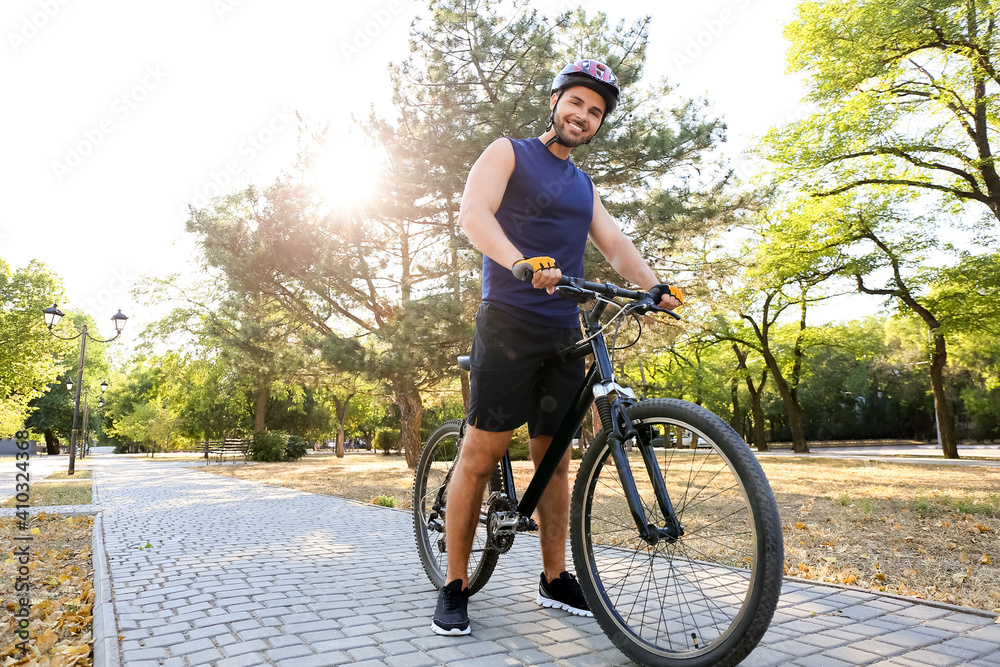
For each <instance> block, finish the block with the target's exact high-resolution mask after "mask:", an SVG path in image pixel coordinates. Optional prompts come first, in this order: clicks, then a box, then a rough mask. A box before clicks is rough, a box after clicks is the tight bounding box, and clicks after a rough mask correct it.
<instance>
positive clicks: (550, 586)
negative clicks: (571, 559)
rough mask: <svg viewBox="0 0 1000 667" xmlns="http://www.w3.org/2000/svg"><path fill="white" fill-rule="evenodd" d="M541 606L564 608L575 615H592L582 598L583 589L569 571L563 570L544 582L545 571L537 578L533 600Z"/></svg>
mask: <svg viewBox="0 0 1000 667" xmlns="http://www.w3.org/2000/svg"><path fill="white" fill-rule="evenodd" d="M535 602H537V603H538V604H540V605H542V606H543V607H549V608H551V609H565V610H566V611H568V612H569V613H571V614H576V615H577V616H593V615H594V614H593V613H592V612H591V611H590V606H588V605H587V601H586V600H584V599H583V589H581V588H580V584H579V583H578V582H577V580H576V577H574V576H573V575H572V574H570V573H569V572H563V573H561V574H560V575H559V578H558V579H555V580H553V581H550V582H548V583H546V581H545V573H544V572H543V573H542V575H541V576H540V577H539V578H538V598H537V599H536V600H535Z"/></svg>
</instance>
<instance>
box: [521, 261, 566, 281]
mask: <svg viewBox="0 0 1000 667" xmlns="http://www.w3.org/2000/svg"><path fill="white" fill-rule="evenodd" d="M558 268H559V262H557V261H556V260H554V259H552V258H551V257H547V256H544V255H542V256H540V257H525V258H524V259H519V260H518V261H516V262H514V266H512V267H510V270H511V273H513V274H514V277H515V278H517V279H518V280H521V281H523V282H526V283H530V282H531V278H532V276H534V275H535V271H541V270H543V269H558Z"/></svg>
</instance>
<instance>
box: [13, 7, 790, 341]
mask: <svg viewBox="0 0 1000 667" xmlns="http://www.w3.org/2000/svg"><path fill="white" fill-rule="evenodd" d="M796 4H797V2H796V1H795V0H702V1H701V2H699V3H690V2H679V1H676V0H665V1H663V2H657V3H652V2H648V0H647V1H646V2H639V1H637V0H615V1H614V2H609V1H608V0H593V1H592V0H584V1H583V2H581V3H575V2H572V3H571V2H569V0H536V1H535V2H532V3H531V5H532V6H533V7H536V8H537V9H539V10H540V11H542V12H543V13H549V14H554V13H555V12H557V11H559V10H564V9H570V8H573V7H574V6H577V5H582V6H583V7H584V8H585V9H586V10H587V11H588V12H595V11H603V12H605V13H607V14H608V15H609V18H611V19H612V20H617V19H619V18H626V19H628V20H632V19H635V18H638V17H641V16H643V15H645V14H651V15H652V17H653V20H652V23H651V25H650V29H649V32H650V45H649V51H648V65H647V74H648V75H651V76H660V75H664V76H666V77H667V78H668V80H669V81H670V82H671V83H673V84H674V85H675V86H676V90H677V93H678V94H680V95H684V96H689V97H705V98H707V99H708V100H710V101H711V102H712V104H713V105H714V108H715V111H716V113H717V114H719V115H721V116H722V117H723V118H724V119H725V120H726V122H727V123H728V125H729V141H728V143H727V146H726V149H725V150H726V154H727V155H728V157H729V158H730V159H733V160H736V161H738V160H739V159H740V158H739V156H740V154H741V151H743V150H744V149H746V148H747V147H748V146H752V145H753V142H754V141H755V138H756V137H759V136H760V135H761V134H763V133H764V132H765V131H766V130H767V129H768V128H769V127H771V126H773V125H775V124H783V123H786V122H788V121H790V120H793V119H795V118H798V117H801V116H802V114H803V112H804V109H805V107H803V106H802V104H801V103H800V99H801V97H802V95H803V90H802V86H801V85H800V82H799V81H798V80H797V79H796V78H795V77H792V76H789V75H787V74H786V73H785V61H784V56H785V53H784V52H785V42H784V39H783V37H782V32H781V31H782V26H783V25H784V24H785V23H786V22H787V21H788V20H790V19H791V17H792V15H793V12H794V8H795V5H796ZM426 11H427V10H426V3H425V2H424V1H423V0H421V1H419V2H416V1H413V0H356V1H355V2H350V3H345V2H339V1H333V0H326V1H323V0H282V1H280V2H279V1H278V0H175V1H174V2H170V3H153V2H139V1H136V0H131V1H125V0H92V1H90V2H86V3H85V2H79V1H77V0H5V2H4V3H3V7H2V9H0V31H2V34H3V40H2V43H0V85H2V90H3V91H4V92H5V100H4V102H3V104H2V105H0V119H2V121H3V124H2V126H3V128H4V131H3V133H2V136H0V155H2V158H0V184H2V188H3V197H2V199H0V258H2V259H3V260H5V261H6V262H7V263H8V264H10V265H12V266H13V267H14V268H15V269H16V268H20V267H23V266H25V265H27V263H28V262H29V261H30V260H32V259H37V260H41V261H43V262H45V263H46V264H48V265H49V267H50V268H51V269H52V270H53V271H54V272H56V273H57V274H59V275H60V276H61V277H62V279H63V281H64V284H65V289H66V302H65V303H60V304H59V305H60V307H61V308H63V309H66V308H73V309H80V310H83V311H85V312H87V313H88V314H90V315H91V316H93V317H94V319H95V320H96V321H97V323H98V326H99V327H101V331H102V333H104V334H105V335H110V332H112V331H113V329H112V326H111V323H110V322H109V321H108V320H109V319H110V317H111V316H112V315H113V314H115V313H116V312H117V310H118V309H122V311H123V312H124V313H125V314H126V315H128V316H129V317H130V322H129V328H128V329H127V332H126V337H131V336H135V335H136V334H137V332H138V330H139V329H141V327H142V324H143V323H144V322H149V321H150V320H151V319H153V316H154V314H153V313H149V312H146V313H143V312H142V307H141V306H140V305H138V304H137V303H136V301H135V300H134V299H133V297H132V296H131V295H130V290H131V289H132V287H133V285H134V284H135V283H136V281H137V280H138V279H139V278H140V277H141V276H142V275H144V274H151V275H161V276H162V275H166V274H170V273H175V272H184V271H190V270H191V266H192V265H191V263H190V261H191V258H192V256H193V255H194V253H195V248H194V246H193V243H192V240H191V238H189V237H188V235H186V234H185V232H184V221H185V220H186V219H187V208H188V205H190V204H194V205H195V206H201V205H204V203H205V202H206V201H207V200H208V198H209V197H211V196H213V195H215V194H218V193H219V192H225V191H226V190H228V189H231V188H233V187H236V186H239V185H242V184H245V183H247V182H250V181H255V182H258V183H263V182H268V181H270V180H271V179H272V178H273V177H274V176H275V175H277V174H278V173H280V172H281V171H282V170H285V169H287V168H289V167H290V166H291V164H292V162H293V160H294V157H295V153H296V126H297V122H296V120H295V114H296V112H298V113H301V114H302V115H304V116H305V117H306V118H308V119H310V120H311V121H314V122H325V121H329V122H330V124H331V126H332V127H347V126H349V124H350V116H351V114H352V113H354V114H360V115H364V114H366V113H367V111H368V109H369V108H370V107H371V106H372V105H374V106H375V108H376V109H378V110H380V111H382V112H383V113H389V112H390V109H391V107H390V102H391V88H390V83H389V75H388V71H389V68H390V66H391V63H398V62H400V61H402V60H403V59H404V58H405V57H406V56H407V54H408V48H409V45H408V40H407V37H408V32H409V27H410V23H411V21H412V20H413V18H414V17H415V16H416V15H417V14H418V13H421V12H426ZM333 149H334V150H335V151H336V152H335V153H334V154H332V155H331V159H330V160H329V161H328V164H329V166H328V172H327V173H328V175H329V179H330V182H331V183H340V184H341V187H347V188H348V191H357V190H358V189H361V188H362V187H363V181H364V179H365V175H366V174H367V173H368V170H369V169H370V168H372V167H371V166H370V165H371V161H370V160H365V159H364V158H365V156H364V155H363V154H359V150H358V148H357V146H356V145H355V144H354V143H352V141H351V139H350V137H349V136H345V138H344V139H343V140H342V141H341V143H340V145H339V146H334V147H333ZM345 155H349V156H351V159H350V161H349V162H348V161H347V160H345V159H341V158H342V157H343V156H345ZM750 168H752V166H751V167H750ZM331 187H332V186H331ZM157 315H158V314H157ZM39 316H40V317H41V315H39ZM129 334H131V336H129Z"/></svg>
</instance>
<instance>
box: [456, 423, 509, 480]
mask: <svg viewBox="0 0 1000 667" xmlns="http://www.w3.org/2000/svg"><path fill="white" fill-rule="evenodd" d="M512 435H513V432H512V431H504V432H500V433H494V432H491V431H481V430H479V429H477V428H476V427H475V426H471V425H469V426H467V427H466V432H465V440H464V441H463V443H462V453H461V455H460V456H459V463H460V464H461V466H462V467H463V468H465V470H466V472H467V473H469V474H472V475H474V476H476V477H480V478H488V477H489V476H490V474H491V473H492V472H493V469H494V468H495V467H496V465H497V463H499V462H500V459H502V458H503V454H504V452H505V451H507V447H508V446H509V445H510V439H511V436H512Z"/></svg>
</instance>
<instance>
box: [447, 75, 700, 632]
mask: <svg viewBox="0 0 1000 667" xmlns="http://www.w3.org/2000/svg"><path fill="white" fill-rule="evenodd" d="M618 97H619V88H618V79H617V77H615V75H614V73H612V71H611V69H610V68H609V67H608V66H607V65H605V64H604V63H601V62H598V61H596V60H592V59H586V60H577V61H576V62H573V63H570V64H569V65H567V66H566V67H565V68H563V70H562V71H561V72H560V73H559V74H558V75H557V76H556V78H555V81H554V82H553V84H552V93H551V96H550V98H549V108H550V114H549V125H548V127H547V128H546V130H545V132H544V133H543V134H542V135H541V136H539V137H535V138H531V139H506V138H504V139H498V140H497V141H495V142H493V143H492V144H491V145H490V146H489V147H488V148H487V149H486V150H485V151H484V152H483V154H482V155H481V156H480V157H479V160H477V161H476V164H475V165H474V166H473V167H472V171H471V172H470V173H469V178H468V181H467V183H466V186H465V194H464V195H463V197H462V208H461V213H460V215H459V223H460V224H461V225H462V229H464V230H465V233H466V234H467V235H468V237H469V240H470V241H471V242H472V244H473V245H475V246H476V248H478V249H479V250H480V251H482V253H483V297H482V305H481V306H480V307H479V312H478V313H477V314H476V333H475V339H474V340H473V344H472V374H471V395H470V400H469V414H468V415H467V427H466V431H465V439H464V441H463V444H462V450H461V454H460V456H459V459H458V462H457V463H456V464H455V469H454V471H453V472H452V478H451V482H450V483H449V485H448V500H447V511H446V515H445V516H446V526H445V532H446V548H447V553H448V576H447V582H448V583H447V585H446V586H444V587H443V588H442V589H441V591H440V594H439V596H438V602H437V608H436V610H435V612H434V619H433V622H432V624H431V627H432V629H433V630H434V631H435V632H436V633H438V634H442V635H465V634H469V632H470V625H469V615H468V598H469V591H468V563H469V553H470V550H471V548H472V538H473V535H474V533H475V529H476V525H477V524H478V521H479V508H480V506H481V504H482V499H483V493H484V491H485V488H486V483H487V481H488V479H489V476H490V474H491V473H492V471H493V469H494V468H495V467H496V465H497V462H498V461H499V460H500V459H501V458H502V457H503V454H504V452H505V451H506V450H507V446H508V445H509V444H510V440H511V435H512V434H513V431H514V429H516V428H517V427H519V426H521V425H523V424H525V423H527V424H528V434H529V437H530V452H531V458H532V461H534V463H535V466H536V467H537V466H538V463H539V462H540V461H541V459H542V456H543V455H544V454H545V451H546V450H547V448H548V446H549V444H550V443H551V442H552V436H554V435H555V433H556V430H557V427H558V426H559V423H560V421H561V420H562V418H563V416H564V415H565V413H566V411H567V409H568V408H569V404H570V402H571V401H572V399H573V397H574V396H575V394H576V391H577V390H578V389H579V387H580V385H581V383H582V382H583V375H584V361H583V360H582V359H576V360H571V361H566V360H564V359H562V358H561V357H560V356H559V352H560V350H562V349H564V348H566V347H568V346H570V345H572V344H573V343H575V342H576V341H577V340H579V339H580V336H581V333H580V313H579V308H578V307H577V304H576V303H575V302H573V301H569V300H566V299H562V298H560V297H559V296H557V295H556V294H555V286H556V284H557V283H558V281H559V279H560V278H561V277H562V272H563V271H565V272H566V274H567V275H572V276H582V275H583V252H584V248H585V246H586V244H587V239H588V238H589V239H590V240H591V241H592V242H593V243H594V245H595V246H597V248H598V250H600V251H601V253H602V254H603V255H604V256H605V257H606V258H607V260H608V261H609V262H610V263H611V266H612V267H614V269H615V270H616V271H617V272H618V273H619V274H620V275H621V276H622V277H623V278H625V279H626V280H629V281H631V282H633V283H635V284H637V285H639V286H640V287H641V288H642V289H644V290H646V291H649V292H650V294H652V295H653V297H654V299H658V300H659V305H660V306H662V307H664V308H676V307H677V306H679V305H680V301H679V300H677V299H676V298H675V297H674V296H671V295H670V288H669V286H667V285H663V284H661V283H660V282H659V280H658V279H657V277H656V275H655V274H654V273H653V271H652V269H651V268H650V267H649V265H648V264H647V263H646V262H645V261H644V260H643V259H642V257H641V256H640V255H639V252H638V251H637V250H636V249H635V246H634V245H633V244H632V242H631V241H630V240H629V239H628V237H626V236H625V235H624V234H623V233H622V232H621V230H619V229H618V225H617V224H616V223H615V221H614V219H613V218H612V217H611V215H610V214H608V212H607V210H605V208H604V205H603V204H602V203H601V199H600V197H599V196H598V194H597V190H596V188H595V187H594V184H593V182H591V180H590V177H589V176H587V174H585V173H584V172H583V171H581V170H580V169H579V168H578V167H577V166H576V165H575V164H573V162H572V161H571V160H570V159H569V155H570V151H572V150H573V148H575V147H577V146H582V145H584V144H586V143H589V142H590V140H591V139H593V137H594V135H595V134H596V133H597V131H598V130H599V129H600V127H601V125H602V124H603V123H604V120H605V118H607V117H608V115H609V114H611V113H612V112H613V111H614V109H615V107H616V106H617V104H618ZM524 262H527V263H529V264H530V265H531V267H532V269H533V270H534V275H533V277H532V281H531V282H530V283H526V282H522V281H521V280H519V279H518V278H517V277H515V274H514V266H515V265H518V264H522V263H524ZM569 461H570V452H569V451H567V452H566V456H565V457H564V458H563V460H562V463H561V464H560V466H559V468H558V469H557V471H556V473H555V475H554V476H553V477H552V480H551V481H550V482H549V485H548V487H547V488H546V489H545V492H544V493H543V494H542V497H541V500H540V501H539V503H538V524H539V531H540V535H539V537H540V542H541V551H542V568H543V569H542V573H541V576H540V577H539V587H538V596H537V598H536V602H537V603H538V604H539V605H542V606H543V607H550V608H556V609H564V610H566V611H568V612H570V613H572V614H578V615H585V616H592V614H591V612H590V610H589V608H588V607H587V602H586V600H584V598H583V593H582V591H581V589H580V585H579V584H578V583H577V581H576V578H575V577H574V576H573V575H571V574H569V573H568V572H566V532H567V528H568V523H569Z"/></svg>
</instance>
